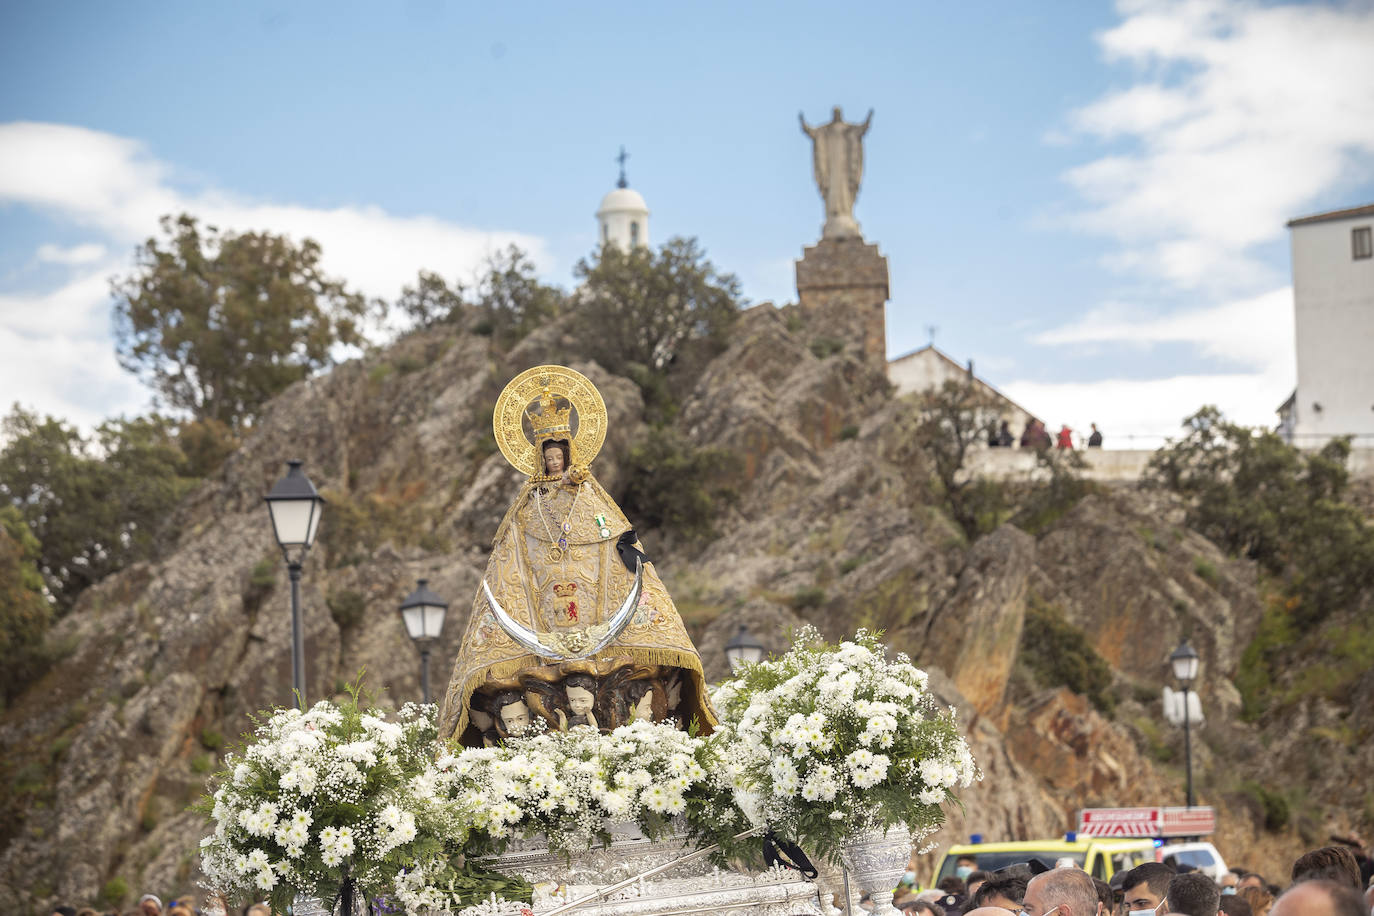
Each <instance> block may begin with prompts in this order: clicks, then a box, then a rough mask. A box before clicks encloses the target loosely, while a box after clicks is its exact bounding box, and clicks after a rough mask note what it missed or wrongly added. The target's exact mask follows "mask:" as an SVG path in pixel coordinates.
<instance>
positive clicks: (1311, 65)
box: [1055, 0, 1374, 291]
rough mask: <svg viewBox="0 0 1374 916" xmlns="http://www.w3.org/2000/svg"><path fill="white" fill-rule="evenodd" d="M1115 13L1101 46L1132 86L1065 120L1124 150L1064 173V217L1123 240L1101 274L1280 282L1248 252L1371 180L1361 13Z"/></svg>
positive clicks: (1272, 8) (1204, 6)
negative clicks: (1070, 192) (1331, 195)
mask: <svg viewBox="0 0 1374 916" xmlns="http://www.w3.org/2000/svg"><path fill="white" fill-rule="evenodd" d="M1118 10H1119V11H1120V12H1121V13H1122V15H1123V17H1124V18H1123V21H1122V22H1121V24H1120V25H1118V26H1116V27H1115V28H1113V29H1110V30H1108V31H1107V32H1104V33H1103V34H1101V35H1100V36H1099V37H1098V38H1099V43H1100V45H1101V47H1102V49H1103V52H1104V54H1105V55H1106V57H1107V59H1108V60H1109V61H1115V62H1121V63H1124V64H1127V65H1131V66H1133V67H1134V68H1135V74H1134V75H1135V77H1136V79H1135V80H1133V82H1134V85H1130V86H1128V87H1126V88H1123V89H1121V90H1119V91H1115V92H1112V93H1109V94H1107V95H1105V96H1103V97H1102V98H1100V99H1098V100H1097V101H1095V102H1093V103H1092V104H1090V105H1088V106H1086V107H1084V108H1081V109H1079V110H1077V111H1075V112H1073V113H1072V115H1071V116H1070V124H1071V127H1072V128H1073V129H1074V130H1075V131H1076V132H1077V133H1078V134H1079V135H1080V136H1082V135H1087V136H1091V137H1096V138H1100V139H1101V140H1104V141H1120V142H1122V143H1124V144H1126V146H1127V147H1128V150H1127V151H1125V152H1122V151H1119V150H1118V151H1115V152H1113V153H1111V154H1109V155H1103V156H1101V157H1099V158H1097V159H1095V160H1093V161H1091V162H1088V163H1085V164H1083V165H1081V166H1078V167H1076V168H1074V169H1072V170H1070V171H1069V172H1068V173H1067V174H1066V175H1065V179H1066V181H1067V182H1068V183H1069V184H1070V185H1071V186H1072V187H1073V188H1074V189H1075V190H1076V191H1078V193H1079V194H1080V195H1081V196H1082V198H1083V200H1084V201H1085V203H1086V204H1087V206H1086V208H1085V209H1083V210H1081V211H1080V212H1078V213H1077V214H1075V215H1074V216H1073V217H1072V219H1071V221H1072V222H1073V224H1075V225H1077V226H1079V227H1080V228H1084V229H1087V230H1089V231H1091V232H1095V233H1101V234H1104V235H1107V236H1110V237H1112V238H1114V239H1116V240H1118V241H1119V242H1120V243H1121V244H1122V246H1123V251H1122V252H1121V253H1120V254H1118V255H1116V256H1113V257H1112V258H1110V259H1109V261H1108V263H1109V265H1111V266H1114V267H1119V268H1128V269H1131V270H1133V271H1138V272H1141V273H1144V274H1146V275H1147V276H1150V277H1153V278H1156V279H1161V280H1164V281H1166V282H1167V283H1168V284H1171V285H1174V286H1177V287H1180V288H1197V287H1210V288H1213V289H1220V290H1223V291H1253V290H1254V289H1255V288H1256V286H1259V285H1260V284H1264V285H1272V284H1273V283H1275V282H1280V278H1277V277H1275V276H1273V272H1272V271H1270V270H1266V269H1264V268H1263V265H1262V264H1260V263H1259V262H1258V261H1257V260H1256V259H1255V258H1254V257H1253V256H1252V255H1251V254H1250V251H1249V249H1250V248H1251V246H1254V245H1256V244H1258V243H1261V242H1266V241H1272V240H1274V239H1276V238H1279V237H1281V236H1282V234H1283V232H1284V231H1285V230H1284V223H1285V222H1286V221H1287V220H1288V219H1290V218H1292V217H1294V216H1300V215H1303V214H1304V213H1305V212H1306V211H1308V210H1309V209H1311V208H1312V207H1313V206H1314V205H1315V203H1314V202H1316V201H1318V200H1320V199H1321V198H1322V195H1323V194H1326V193H1328V192H1330V191H1331V190H1332V189H1333V188H1335V187H1338V186H1340V185H1342V184H1347V185H1351V184H1353V183H1355V182H1358V181H1361V180H1368V179H1369V178H1371V177H1374V164H1372V162H1371V156H1372V155H1374V93H1371V92H1370V91H1369V87H1370V86H1371V85H1374V53H1370V48H1374V5H1371V4H1369V3H1361V4H1351V5H1346V6H1320V5H1302V6H1294V5H1284V6H1276V5H1264V6H1261V5H1258V4H1255V3H1251V2H1241V0H1122V2H1119V3H1118ZM1055 135H1056V136H1057V135H1058V131H1056V132H1055ZM1358 202H1359V201H1352V202H1351V203H1358ZM1260 288H1262V286H1260Z"/></svg>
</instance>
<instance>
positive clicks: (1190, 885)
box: [1164, 871, 1221, 916]
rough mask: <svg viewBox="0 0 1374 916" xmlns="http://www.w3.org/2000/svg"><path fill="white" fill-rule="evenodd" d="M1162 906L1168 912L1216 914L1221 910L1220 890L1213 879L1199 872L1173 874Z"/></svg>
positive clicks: (1196, 915)
mask: <svg viewBox="0 0 1374 916" xmlns="http://www.w3.org/2000/svg"><path fill="white" fill-rule="evenodd" d="M1164 906H1165V908H1166V909H1167V910H1168V912H1170V913H1183V914H1184V916H1217V913H1219V912H1220V911H1221V891H1220V889H1218V888H1217V883H1216V882H1215V881H1213V880H1212V879H1211V878H1209V877H1207V876H1206V875H1204V874H1202V873H1201V872H1197V871H1192V872H1188V873H1186V874H1182V875H1174V877H1173V879H1172V880H1170V881H1169V891H1168V894H1167V895H1166V900H1165V904H1164Z"/></svg>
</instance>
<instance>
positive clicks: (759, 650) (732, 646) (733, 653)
mask: <svg viewBox="0 0 1374 916" xmlns="http://www.w3.org/2000/svg"><path fill="white" fill-rule="evenodd" d="M766 654H768V649H767V647H766V646H764V644H763V643H761V642H759V640H758V637H756V636H755V635H754V634H753V633H750V632H749V628H748V627H746V626H745V625H744V624H740V625H739V632H738V633H736V634H735V636H734V638H733V639H731V640H730V641H729V642H727V643H726V644H725V658H726V660H728V661H729V662H730V670H731V671H732V672H734V671H738V670H739V667H740V665H744V664H754V663H756V662H761V661H763V657H764V656H765V655H766Z"/></svg>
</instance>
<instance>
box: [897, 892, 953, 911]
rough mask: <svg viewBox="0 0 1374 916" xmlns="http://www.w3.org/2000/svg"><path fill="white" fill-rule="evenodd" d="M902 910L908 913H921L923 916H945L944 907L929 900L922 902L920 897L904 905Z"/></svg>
mask: <svg viewBox="0 0 1374 916" xmlns="http://www.w3.org/2000/svg"><path fill="white" fill-rule="evenodd" d="M902 910H903V911H904V912H907V913H920V914H922V916H945V908H944V907H942V906H940V904H938V903H932V902H930V901H929V900H922V899H921V898H920V897H919V896H918V897H917V898H916V899H915V900H908V901H907V902H906V903H904V904H902Z"/></svg>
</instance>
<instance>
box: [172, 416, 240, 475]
mask: <svg viewBox="0 0 1374 916" xmlns="http://www.w3.org/2000/svg"><path fill="white" fill-rule="evenodd" d="M177 445H178V446H179V447H180V448H181V453H182V454H183V455H185V456H186V474H187V476H190V477H208V476H210V475H211V474H213V473H214V472H215V471H216V470H218V469H219V467H220V465H222V464H224V459H226V458H228V457H229V456H230V455H232V454H233V453H234V452H235V450H237V449H238V447H239V441H238V438H237V437H236V436H235V435H234V432H233V430H231V429H230V428H229V427H228V426H226V425H225V424H223V423H221V422H220V421H219V420H216V419H214V418H211V417H207V418H205V419H203V420H192V421H190V422H189V423H183V424H182V426H181V431H180V432H179V433H178V435H177Z"/></svg>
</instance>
